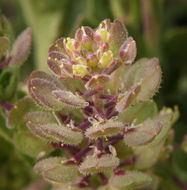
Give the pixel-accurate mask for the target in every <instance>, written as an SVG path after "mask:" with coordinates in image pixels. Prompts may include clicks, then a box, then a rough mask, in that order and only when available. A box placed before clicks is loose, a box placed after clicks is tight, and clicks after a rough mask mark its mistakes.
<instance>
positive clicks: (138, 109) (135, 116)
mask: <svg viewBox="0 0 187 190" xmlns="http://www.w3.org/2000/svg"><path fill="white" fill-rule="evenodd" d="M156 114H157V106H156V103H155V102H154V101H153V100H150V101H145V102H139V103H136V104H135V105H133V106H129V107H128V108H127V109H125V110H124V111H122V112H120V113H119V115H118V117H119V120H120V121H122V122H124V123H131V122H133V121H134V120H136V122H135V124H139V123H141V122H143V121H144V120H146V119H148V118H153V117H154V116H156Z"/></svg>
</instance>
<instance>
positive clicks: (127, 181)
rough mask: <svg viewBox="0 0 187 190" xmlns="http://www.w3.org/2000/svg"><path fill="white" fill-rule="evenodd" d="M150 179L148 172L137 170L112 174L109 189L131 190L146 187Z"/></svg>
mask: <svg viewBox="0 0 187 190" xmlns="http://www.w3.org/2000/svg"><path fill="white" fill-rule="evenodd" d="M151 181H152V179H151V177H150V176H149V175H148V174H145V173H142V172H137V171H125V174H123V175H113V176H112V177H111V178H110V179H109V184H108V188H109V189H110V190H124V189H125V190H133V189H136V188H142V187H146V186H147V185H149V184H150V183H151Z"/></svg>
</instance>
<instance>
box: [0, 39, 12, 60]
mask: <svg viewBox="0 0 187 190" xmlns="http://www.w3.org/2000/svg"><path fill="white" fill-rule="evenodd" d="M9 45H10V41H9V39H8V38H7V37H6V36H0V59H1V58H2V56H4V55H5V53H6V51H7V50H8V48H9Z"/></svg>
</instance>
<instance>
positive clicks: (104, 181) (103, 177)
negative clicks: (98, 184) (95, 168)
mask: <svg viewBox="0 0 187 190" xmlns="http://www.w3.org/2000/svg"><path fill="white" fill-rule="evenodd" d="M98 176H99V177H100V179H101V181H102V185H106V184H107V183H108V179H107V178H106V176H105V175H104V174H103V173H98Z"/></svg>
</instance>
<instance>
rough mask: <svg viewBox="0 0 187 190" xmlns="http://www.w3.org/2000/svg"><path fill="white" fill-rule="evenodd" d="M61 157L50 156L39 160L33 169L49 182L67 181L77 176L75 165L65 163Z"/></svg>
mask: <svg viewBox="0 0 187 190" xmlns="http://www.w3.org/2000/svg"><path fill="white" fill-rule="evenodd" d="M65 161H66V160H65V159H64V158H62V157H50V158H46V159H43V160H41V161H39V162H38V163H37V164H36V165H35V166H34V171H35V172H36V173H39V174H41V175H42V176H43V177H44V179H46V180H48V181H50V182H60V183H67V182H70V181H72V180H73V179H74V178H75V177H77V176H78V172H77V166H76V165H65V164H64V163H65Z"/></svg>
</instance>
